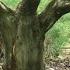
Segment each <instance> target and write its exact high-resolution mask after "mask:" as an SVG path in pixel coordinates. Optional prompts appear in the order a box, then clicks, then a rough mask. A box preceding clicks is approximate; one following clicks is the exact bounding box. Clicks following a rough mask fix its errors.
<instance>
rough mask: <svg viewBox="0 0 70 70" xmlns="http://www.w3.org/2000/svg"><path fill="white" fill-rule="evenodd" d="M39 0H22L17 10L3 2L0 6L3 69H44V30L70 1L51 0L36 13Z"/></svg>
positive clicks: (69, 5) (65, 8) (61, 13)
mask: <svg viewBox="0 0 70 70" xmlns="http://www.w3.org/2000/svg"><path fill="white" fill-rule="evenodd" d="M39 2H40V0H23V1H22V4H21V6H20V8H19V9H18V11H17V10H16V14H15V13H14V12H13V11H12V10H11V9H9V8H8V7H6V6H5V5H4V6H5V8H2V7H1V6H0V31H1V33H2V36H3V40H4V44H5V52H6V65H7V66H6V70H44V69H43V48H44V47H43V42H44V35H45V32H46V31H48V30H49V29H50V28H51V27H52V26H53V24H54V23H55V22H56V21H57V20H58V19H59V18H60V17H61V16H62V15H64V14H66V13H68V12H69V11H70V1H69V0H66V1H65V0H52V2H51V3H50V4H49V5H48V6H47V7H46V9H45V11H43V12H42V13H41V14H40V15H38V16H37V14H36V10H37V7H38V4H39ZM13 13H14V15H15V16H14V15H13ZM12 18H13V19H12Z"/></svg>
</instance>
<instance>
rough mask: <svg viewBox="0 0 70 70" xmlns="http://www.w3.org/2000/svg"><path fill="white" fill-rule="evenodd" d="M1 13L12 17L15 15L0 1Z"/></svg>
mask: <svg viewBox="0 0 70 70" xmlns="http://www.w3.org/2000/svg"><path fill="white" fill-rule="evenodd" d="M1 12H2V13H4V12H6V13H9V14H12V15H14V13H15V12H14V11H13V10H12V9H10V8H8V7H7V6H6V5H5V4H4V3H3V2H2V1H0V13H1Z"/></svg>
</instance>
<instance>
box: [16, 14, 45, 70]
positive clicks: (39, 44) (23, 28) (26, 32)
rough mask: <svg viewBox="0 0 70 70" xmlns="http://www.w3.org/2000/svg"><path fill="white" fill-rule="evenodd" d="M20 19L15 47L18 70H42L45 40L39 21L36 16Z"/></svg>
mask: <svg viewBox="0 0 70 70" xmlns="http://www.w3.org/2000/svg"><path fill="white" fill-rule="evenodd" d="M22 18H23V20H22ZM20 19H21V20H20V21H19V27H18V33H17V40H16V47H15V49H16V51H15V53H16V60H17V61H16V62H17V63H16V64H17V70H41V67H42V66H41V63H42V56H43V54H42V53H43V40H44V38H43V37H42V38H41V35H40V34H41V33H40V27H39V24H37V23H39V22H38V19H37V18H36V17H35V15H34V16H27V15H26V16H24V17H20ZM35 20H36V21H35Z"/></svg>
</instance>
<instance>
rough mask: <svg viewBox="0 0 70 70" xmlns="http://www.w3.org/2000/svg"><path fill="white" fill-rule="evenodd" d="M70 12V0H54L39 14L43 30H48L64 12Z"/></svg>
mask: <svg viewBox="0 0 70 70" xmlns="http://www.w3.org/2000/svg"><path fill="white" fill-rule="evenodd" d="M68 12H70V0H53V1H52V2H50V4H49V5H48V6H47V7H46V9H45V10H44V11H43V12H42V13H41V14H40V15H39V21H40V27H41V30H42V31H43V32H44V33H45V32H47V31H48V30H49V29H50V28H51V27H52V26H53V25H54V24H55V22H56V21H57V20H58V19H59V18H60V17H61V16H62V15H64V14H66V13H68Z"/></svg>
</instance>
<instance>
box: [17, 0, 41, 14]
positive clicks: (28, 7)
mask: <svg viewBox="0 0 70 70" xmlns="http://www.w3.org/2000/svg"><path fill="white" fill-rule="evenodd" d="M39 3H40V0H22V2H21V5H20V7H19V9H18V10H19V12H20V13H22V14H27V15H31V14H35V13H36V10H37V8H38V5H39Z"/></svg>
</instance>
